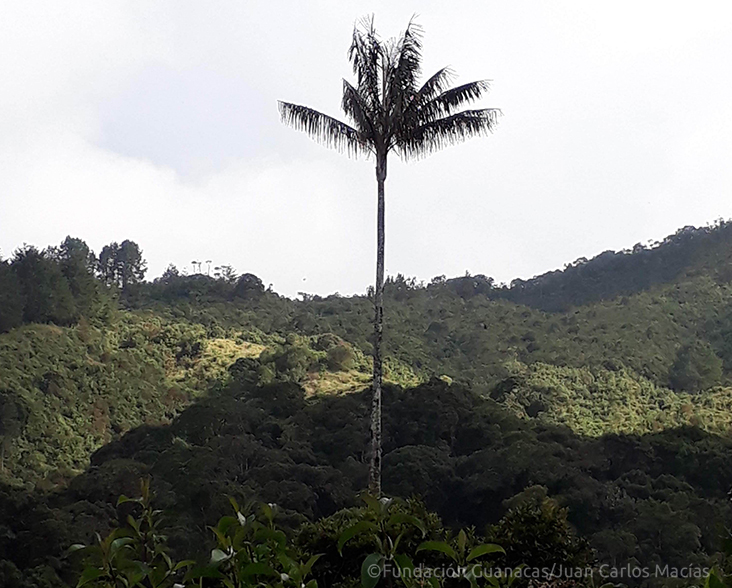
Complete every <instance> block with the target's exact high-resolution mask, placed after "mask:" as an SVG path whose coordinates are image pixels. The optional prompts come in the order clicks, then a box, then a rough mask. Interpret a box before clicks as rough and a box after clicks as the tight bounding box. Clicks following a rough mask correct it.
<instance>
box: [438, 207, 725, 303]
mask: <svg viewBox="0 0 732 588" xmlns="http://www.w3.org/2000/svg"><path fill="white" fill-rule="evenodd" d="M731 241H732V223H731V222H724V221H719V222H717V223H715V224H714V225H712V226H706V227H701V228H696V227H690V226H687V227H683V228H682V229H679V230H678V231H676V233H674V234H673V235H669V236H668V237H666V238H665V239H664V240H663V241H661V242H660V243H654V244H652V245H651V246H650V247H646V246H645V245H642V244H641V243H638V244H637V245H635V246H634V247H633V248H632V249H628V250H623V251H618V252H615V251H605V252H604V253H601V254H600V255H598V256H597V257H594V258H592V259H590V260H589V261H588V260H587V259H586V258H584V257H583V258H580V259H578V260H576V261H574V262H573V263H571V264H567V266H566V267H565V269H564V271H554V272H548V273H546V274H542V275H541V276H537V277H535V278H532V279H530V280H514V281H513V282H511V287H510V288H505V287H503V288H500V289H495V290H494V289H493V287H492V284H489V283H485V282H484V281H483V280H480V279H478V278H480V277H481V276H478V277H477V278H473V280H474V281H475V287H474V291H473V294H476V293H481V294H488V295H489V296H492V297H500V298H505V299H506V300H511V301H513V302H515V303H517V304H525V305H527V306H532V307H534V308H539V309H541V310H546V311H550V312H562V311H566V310H568V309H569V308H571V307H573V306H582V305H586V304H591V303H593V302H598V301H601V300H609V299H612V298H616V297H618V296H623V295H625V296H628V295H632V294H636V293H638V292H641V291H644V290H648V289H650V288H652V287H654V286H658V285H661V284H665V283H669V282H673V281H676V280H678V279H679V278H683V277H684V276H688V277H691V276H693V275H695V274H697V273H699V271H700V270H704V271H706V272H708V273H709V274H710V275H712V276H713V277H714V279H715V281H718V282H720V283H726V282H730V281H732V273H731V271H730V265H729V254H728V250H729V247H730V242H731ZM451 282H454V284H455V285H456V286H457V284H458V283H462V282H463V279H462V278H460V279H458V280H455V281H452V280H451Z"/></svg>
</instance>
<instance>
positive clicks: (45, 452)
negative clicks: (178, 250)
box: [0, 223, 732, 587]
mask: <svg viewBox="0 0 732 588" xmlns="http://www.w3.org/2000/svg"><path fill="white" fill-rule="evenodd" d="M731 259H732V228H731V225H730V224H729V223H717V224H716V225H714V226H710V227H704V228H701V229H693V228H688V227H687V228H684V229H682V230H681V231H679V232H677V233H676V234H675V235H672V236H670V237H668V238H667V239H665V240H664V241H662V242H661V243H658V244H654V245H653V246H650V247H643V246H636V247H635V248H633V249H632V250H629V251H623V252H618V253H604V254H602V255H600V256H598V257H596V258H594V259H591V260H580V261H578V262H575V263H573V264H570V265H569V266H568V267H567V268H565V270H563V271H559V272H552V273H549V274H545V275H543V276H538V277H536V278H533V279H531V280H526V281H514V282H513V283H512V284H511V285H509V286H506V285H496V284H495V283H494V281H493V280H491V279H490V278H487V277H485V276H463V277H459V278H453V279H446V278H445V277H437V278H435V279H433V280H432V281H431V282H430V283H429V284H421V283H418V282H417V281H416V280H414V279H409V278H406V277H404V276H401V275H399V276H390V277H389V278H388V279H387V280H386V283H385V291H384V295H385V309H386V313H385V323H386V325H387V331H386V333H387V336H386V338H385V357H386V371H385V378H386V382H387V384H386V391H385V398H384V402H385V405H384V410H385V412H384V435H385V436H384V441H385V446H384V451H385V454H384V481H383V483H384V491H385V492H386V493H387V494H388V495H390V496H400V497H403V498H409V497H412V496H419V497H420V499H421V500H422V501H423V504H422V505H421V506H420V504H421V503H417V502H412V503H404V504H402V505H401V506H398V507H395V508H400V509H402V508H403V509H407V511H408V512H409V513H412V514H411V515H410V516H412V515H414V516H416V514H415V513H418V514H419V517H422V518H424V519H425V520H429V521H438V520H439V524H438V523H437V522H435V526H434V527H433V531H434V537H433V538H434V539H435V540H436V541H437V540H438V539H439V540H443V539H445V540H449V541H450V540H453V539H455V537H456V536H457V535H454V536H453V535H450V533H457V529H458V528H460V527H466V528H470V527H471V526H473V527H475V530H474V531H471V532H473V533H475V536H474V540H475V541H476V542H480V541H488V542H493V543H496V544H498V545H501V546H502V548H503V549H504V550H505V555H501V556H500V557H503V558H505V559H504V560H500V561H504V563H507V564H510V565H518V564H519V563H522V559H523V560H526V559H527V558H529V559H532V560H536V561H538V560H539V559H541V558H542V557H545V558H547V557H549V556H548V555H546V550H545V551H541V552H540V551H537V549H539V548H538V547H537V546H536V545H538V544H536V541H535V542H534V543H531V541H529V538H531V537H534V538H536V537H543V538H544V539H542V541H544V543H545V546H546V545H553V544H554V543H552V542H555V541H556V542H558V543H557V544H559V543H561V549H558V551H557V553H559V552H561V553H564V554H565V556H563V557H565V559H562V558H559V559H554V560H552V559H551V558H550V557H549V559H548V560H547V561H552V562H553V563H561V562H564V563H567V562H570V561H575V562H577V561H581V562H582V565H585V564H586V565H591V566H596V565H599V564H601V563H602V562H606V563H612V564H613V565H616V564H617V565H625V564H627V565H643V566H645V565H657V564H658V565H674V566H706V565H711V563H713V562H715V561H720V558H723V557H724V556H723V555H720V554H721V553H722V551H723V543H722V542H720V541H721V537H722V534H723V529H724V528H725V526H729V525H732V512H730V503H729V500H728V495H727V493H728V492H729V490H730V488H732V470H731V469H730V465H729V464H732V446H731V445H730V443H732V441H730V438H729V431H730V426H731V425H732V416H731V415H732V388H731V387H730V382H731V380H732V345H731V344H730V340H732V285H731V284H730V281H732V272H730V271H729V264H730V260H731ZM197 269H198V271H195V272H194V273H193V274H191V275H187V274H186V273H185V272H181V271H179V270H178V269H177V268H175V267H173V266H171V267H169V268H168V270H167V271H166V272H165V273H164V274H163V275H162V276H161V277H159V278H157V279H154V280H152V281H145V274H146V265H145V261H144V257H143V254H142V250H141V248H140V246H139V245H138V244H136V243H134V242H132V241H123V242H122V243H111V244H110V245H108V246H106V247H104V248H103V249H102V251H101V252H100V254H99V255H96V254H95V253H94V252H92V251H91V250H90V249H89V247H88V246H87V245H86V244H85V243H84V242H83V241H81V240H80V239H75V238H71V237H69V238H67V239H66V240H64V242H63V243H61V244H60V245H59V246H55V247H47V248H46V249H38V248H36V247H33V246H24V247H23V248H20V249H19V250H17V251H16V252H15V253H14V254H13V255H12V256H11V257H10V258H9V259H6V260H3V261H0V331H1V333H0V440H1V442H2V445H1V447H0V480H1V482H2V485H1V486H0V512H2V513H3V515H2V521H3V522H2V523H1V525H2V526H0V531H1V532H0V536H1V537H2V539H0V560H2V561H0V585H3V584H2V583H3V582H5V584H4V585H8V586H23V587H28V586H64V585H66V584H65V583H67V584H68V583H70V584H74V583H75V582H76V580H75V579H74V578H75V577H78V576H75V574H78V573H79V572H80V568H79V567H78V566H80V565H81V563H80V561H75V560H74V561H72V560H71V559H67V558H64V557H62V555H63V552H64V550H65V549H66V548H67V547H68V546H69V545H71V544H72V543H76V542H80V543H85V544H89V543H90V542H93V538H94V537H93V533H94V532H96V531H99V532H104V531H105V529H106V530H109V529H110V528H112V527H113V526H114V525H115V524H124V520H125V517H126V514H127V511H125V509H124V508H122V509H121V510H120V511H115V508H114V506H113V505H114V503H115V501H116V499H117V496H118V495H119V494H127V495H130V496H131V495H137V493H139V484H140V480H141V479H146V477H148V476H150V478H151V485H152V486H151V487H152V491H153V492H154V493H155V495H156V498H155V499H154V500H155V504H156V505H157V507H160V508H162V509H163V510H164V512H165V517H166V520H165V525H166V526H167V527H168V530H167V531H166V534H167V535H168V536H169V548H170V549H171V554H173V555H174V556H175V557H180V558H185V557H191V556H193V557H195V558H201V557H204V556H205V553H206V552H207V551H208V550H210V549H211V548H212V546H211V545H210V544H209V543H208V541H209V535H208V534H207V532H206V525H211V524H214V523H215V521H216V520H218V519H219V518H220V517H222V516H227V514H230V512H229V509H230V508H231V505H230V504H229V503H228V501H227V498H226V495H231V496H234V497H235V498H236V499H237V500H238V501H239V503H240V504H245V503H247V501H249V500H262V501H265V502H272V503H277V504H278V505H279V508H280V515H279V520H280V524H282V525H284V527H285V528H286V529H287V533H289V536H290V537H291V540H292V541H294V542H295V545H298V546H299V547H297V549H302V550H303V551H302V553H310V554H311V555H312V554H315V553H320V551H319V550H321V549H332V543H331V544H327V541H326V540H325V539H324V537H325V536H326V535H327V536H328V537H330V539H328V541H332V542H335V541H337V537H336V536H337V535H338V533H339V532H342V531H343V525H345V524H346V522H347V521H351V522H353V521H354V520H360V519H359V518H358V517H364V516H366V517H368V516H371V515H368V514H364V513H367V510H366V511H361V510H359V508H360V507H359V504H360V503H359V500H358V498H357V494H358V490H359V489H361V488H363V487H364V484H365V477H366V461H365V456H364V451H365V444H366V438H367V431H366V427H367V419H366V415H367V412H368V399H367V396H368V392H365V390H366V389H367V388H368V385H369V380H370V370H371V361H370V357H369V354H370V351H371V336H372V323H371V320H372V312H373V306H372V302H371V300H370V297H369V293H367V294H366V295H363V296H352V297H342V296H339V295H331V296H326V297H323V296H315V295H308V294H303V295H302V296H301V297H300V299H298V300H292V299H288V298H286V297H283V296H280V295H278V294H277V293H275V292H273V291H272V290H271V288H270V289H268V288H266V287H265V285H264V283H263V282H262V280H261V279H260V277H258V276H255V275H253V274H250V273H243V274H241V275H237V273H236V271H235V270H234V268H231V267H230V266H225V265H217V266H215V267H213V268H209V267H205V268H203V267H201V264H198V268H197ZM204 270H205V271H204ZM209 274H211V275H209ZM343 509H346V510H343ZM354 509H355V510H354ZM420 509H421V510H420ZM428 511H434V512H435V513H437V515H439V517H440V518H439V519H436V518H431V517H435V516H436V515H431V514H427V513H428ZM21 513H24V514H22V515H21ZM344 513H350V514H344ZM374 516H376V515H374ZM118 517H121V518H118ZM349 517H350V518H349ZM354 517H355V518H354ZM316 521H319V522H316ZM344 521H345V522H344ZM313 525H315V526H313ZM317 525H320V527H318V526H317ZM450 529H453V531H450ZM549 529H553V531H551V532H550V531H549ZM323 534H325V535H323ZM450 537H452V539H450ZM471 537H473V535H471ZM455 540H456V539H455ZM472 540H473V539H471V541H472ZM324 541H326V543H323V542H324ZM526 541H528V543H526ZM476 544H477V543H476ZM328 545H330V547H328ZM410 545H411V544H410ZM531 545H534V547H531ZM415 546H416V543H415V544H414V545H412V547H414V548H416V547H415ZM410 549H411V548H410ZM327 553H328V554H329V555H327V556H324V557H326V559H324V560H323V563H322V565H323V566H324V567H323V570H324V571H323V572H322V573H323V575H322V576H321V578H329V580H328V582H330V584H327V585H337V584H338V585H340V584H341V583H342V582H346V576H348V574H346V575H343V574H344V573H345V572H337V571H335V570H339V569H341V567H342V565H346V564H341V563H339V562H340V561H341V560H340V559H338V558H340V555H338V553H337V550H336V551H328V552H327ZM354 553H356V552H354ZM358 553H361V554H363V552H358ZM542 554H544V555H542ZM354 557H355V556H354ZM359 557H360V556H359ZM415 557H416V556H415ZM496 557H498V556H496ZM573 558H574V559H573ZM72 559H73V558H72ZM497 561H498V560H497ZM524 563H525V561H524ZM348 565H351V564H348ZM346 567H348V566H346ZM349 569H350V568H349ZM351 572H353V570H351ZM351 572H349V574H351V576H352V575H353V574H352V573H351ZM353 573H355V572H353ZM316 575H317V574H316ZM351 576H348V577H351ZM44 582H45V583H44ZM631 583H632V582H631ZM636 583H643V582H636ZM651 583H652V582H651Z"/></svg>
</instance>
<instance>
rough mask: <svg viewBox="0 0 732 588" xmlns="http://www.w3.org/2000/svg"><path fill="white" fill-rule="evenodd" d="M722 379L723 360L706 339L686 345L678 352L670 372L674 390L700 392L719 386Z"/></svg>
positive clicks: (670, 380) (670, 381)
mask: <svg viewBox="0 0 732 588" xmlns="http://www.w3.org/2000/svg"><path fill="white" fill-rule="evenodd" d="M721 380H722V360H721V359H719V357H717V356H716V355H715V353H714V350H713V349H712V348H711V346H710V345H709V343H707V342H706V341H695V342H694V343H691V344H688V345H684V346H683V347H681V349H679V351H678V353H677V354H676V361H674V363H673V365H672V366H671V370H670V372H669V383H670V384H671V387H672V388H673V389H674V390H684V391H686V392H699V391H701V390H706V389H707V388H711V387H712V386H717V385H719V384H720V383H721Z"/></svg>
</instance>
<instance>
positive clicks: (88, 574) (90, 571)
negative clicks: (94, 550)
mask: <svg viewBox="0 0 732 588" xmlns="http://www.w3.org/2000/svg"><path fill="white" fill-rule="evenodd" d="M103 575H104V570H100V569H99V568H86V569H85V570H84V571H83V572H82V574H81V577H80V578H79V582H78V583H77V584H76V588H81V586H84V585H85V584H88V583H89V582H91V581H93V580H96V579H97V578H99V577H101V576H103Z"/></svg>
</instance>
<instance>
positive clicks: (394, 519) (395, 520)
mask: <svg viewBox="0 0 732 588" xmlns="http://www.w3.org/2000/svg"><path fill="white" fill-rule="evenodd" d="M389 525H412V526H413V527H416V528H417V529H419V531H420V532H421V533H422V537H424V536H425V535H426V534H427V531H426V529H425V528H424V523H423V522H422V521H420V520H419V519H418V518H417V517H413V516H412V515H408V514H406V513H403V512H397V513H394V514H393V515H391V517H389Z"/></svg>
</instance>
